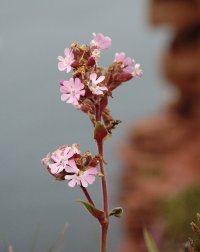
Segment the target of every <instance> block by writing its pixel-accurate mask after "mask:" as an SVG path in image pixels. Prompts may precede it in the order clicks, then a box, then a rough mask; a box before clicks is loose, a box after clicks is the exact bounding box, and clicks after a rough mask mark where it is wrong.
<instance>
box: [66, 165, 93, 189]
mask: <svg viewBox="0 0 200 252" xmlns="http://www.w3.org/2000/svg"><path fill="white" fill-rule="evenodd" d="M66 171H67V172H68V173H72V174H70V175H66V176H65V179H66V180H70V181H69V183H68V185H69V186H70V187H74V186H75V185H79V186H80V185H82V186H83V187H87V186H88V184H90V185H91V184H93V183H94V181H95V175H97V174H98V171H97V168H96V167H92V168H89V169H88V170H86V171H81V170H79V169H78V168H77V167H75V166H74V167H68V168H67V169H66Z"/></svg>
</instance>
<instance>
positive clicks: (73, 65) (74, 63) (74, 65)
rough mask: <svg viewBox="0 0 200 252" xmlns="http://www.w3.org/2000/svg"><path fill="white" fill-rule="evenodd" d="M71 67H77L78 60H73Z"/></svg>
mask: <svg viewBox="0 0 200 252" xmlns="http://www.w3.org/2000/svg"><path fill="white" fill-rule="evenodd" d="M71 67H73V68H77V67H79V62H78V61H77V60H76V61H74V62H73V63H72V64H71Z"/></svg>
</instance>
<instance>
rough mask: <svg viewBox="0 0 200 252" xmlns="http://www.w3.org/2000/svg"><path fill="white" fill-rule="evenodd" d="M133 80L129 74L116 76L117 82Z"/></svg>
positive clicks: (123, 73)
mask: <svg viewBox="0 0 200 252" xmlns="http://www.w3.org/2000/svg"><path fill="white" fill-rule="evenodd" d="M132 78H133V75H132V74H131V73H129V72H125V71H124V72H122V73H120V74H119V75H118V76H117V81H119V82H125V81H129V80H131V79H132Z"/></svg>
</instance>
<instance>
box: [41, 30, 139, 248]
mask: <svg viewBox="0 0 200 252" xmlns="http://www.w3.org/2000/svg"><path fill="white" fill-rule="evenodd" d="M111 42H112V41H111V39H110V38H109V37H107V36H104V35H103V34H101V33H99V34H97V35H96V34H95V33H94V34H93V39H92V41H91V42H90V44H89V45H85V44H83V45H80V44H78V43H77V42H74V43H72V45H71V47H70V48H66V49H65V50H64V54H65V56H64V57H62V56H59V57H58V60H59V62H58V69H59V70H60V71H63V72H66V73H69V72H70V71H72V72H73V73H72V77H71V78H70V79H69V80H61V81H60V92H61V101H63V102H65V103H69V104H72V105H73V106H74V108H76V109H77V110H79V111H82V112H84V113H85V114H87V115H88V117H89V119H90V121H91V123H92V125H93V127H94V135H93V137H94V140H95V142H96V145H97V153H96V155H92V154H91V153H90V152H89V151H87V152H85V153H84V154H81V151H80V150H79V144H72V145H64V146H61V147H59V148H58V149H57V150H56V151H54V152H51V153H49V154H47V156H46V157H45V158H44V159H43V160H42V164H43V165H44V166H45V167H46V169H47V170H48V172H49V173H50V174H51V175H52V176H53V177H54V178H55V179H56V180H58V181H68V185H69V186H70V187H75V186H79V187H80V188H81V190H82V192H83V194H84V195H85V197H86V199H87V201H83V200H81V201H80V203H82V204H83V205H84V206H85V208H86V209H87V210H88V211H89V213H90V214H91V215H92V216H93V217H95V218H96V219H97V220H98V221H99V223H100V225H101V230H102V231H101V232H102V234H101V250H100V251H101V252H106V251H107V233H108V227H109V218H110V216H116V217H120V215H121V214H122V208H120V207H116V208H114V209H112V210H111V211H109V205H108V192H107V184H106V176H107V174H106V173H105V167H104V166H105V161H104V152H103V149H104V148H103V147H104V141H105V140H106V139H107V138H108V137H109V136H111V134H112V131H113V130H114V129H115V127H116V126H117V125H118V124H119V123H120V122H121V121H120V120H114V119H113V118H112V116H111V114H110V111H109V109H108V99H109V98H112V97H113V91H114V90H115V89H116V88H118V87H119V86H120V85H121V84H122V83H123V82H127V81H129V80H131V79H132V78H140V77H141V76H142V70H141V69H140V65H139V64H135V62H134V60H133V59H131V58H130V57H126V55H125V53H123V52H121V53H116V55H115V59H114V61H113V62H112V64H111V65H110V66H108V68H107V69H105V68H103V67H101V66H99V64H98V62H99V58H100V55H101V52H102V51H103V50H104V49H107V48H109V47H110V46H111ZM96 177H99V178H100V179H101V187H102V210H101V209H98V208H97V207H96V205H95V203H94V200H93V199H92V198H91V196H90V194H89V192H88V190H87V187H88V185H92V184H93V183H94V181H95V178H96Z"/></svg>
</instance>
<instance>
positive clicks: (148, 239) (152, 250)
mask: <svg viewBox="0 0 200 252" xmlns="http://www.w3.org/2000/svg"><path fill="white" fill-rule="evenodd" d="M144 240H145V243H146V246H147V249H148V252H158V249H157V247H156V244H155V242H154V240H153V238H152V236H151V234H150V233H149V232H148V231H147V230H146V229H144Z"/></svg>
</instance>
